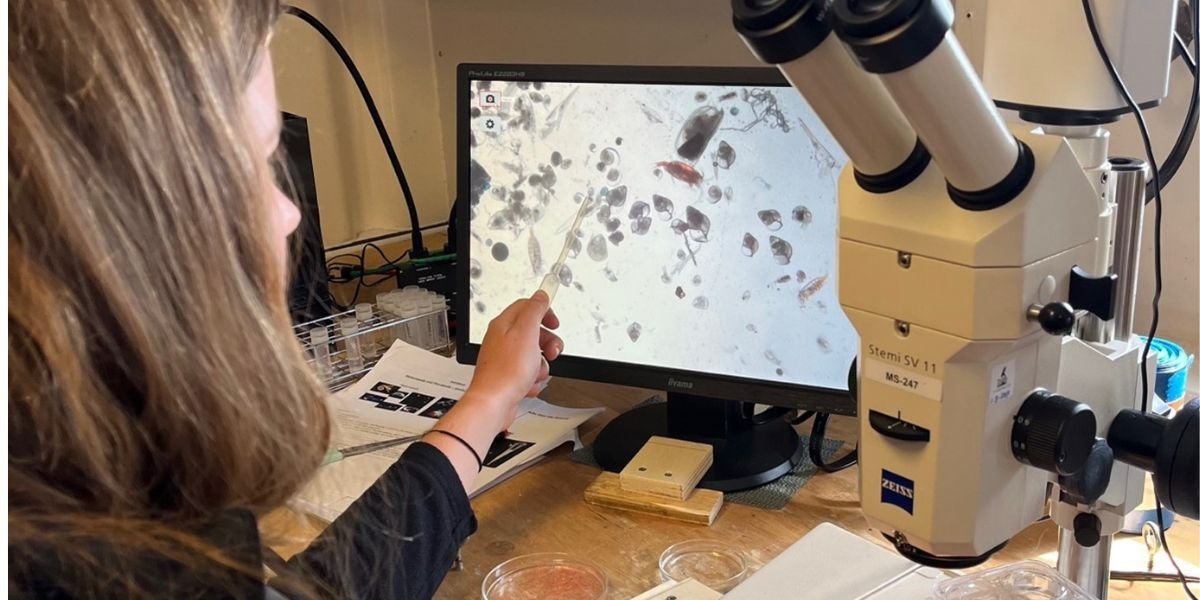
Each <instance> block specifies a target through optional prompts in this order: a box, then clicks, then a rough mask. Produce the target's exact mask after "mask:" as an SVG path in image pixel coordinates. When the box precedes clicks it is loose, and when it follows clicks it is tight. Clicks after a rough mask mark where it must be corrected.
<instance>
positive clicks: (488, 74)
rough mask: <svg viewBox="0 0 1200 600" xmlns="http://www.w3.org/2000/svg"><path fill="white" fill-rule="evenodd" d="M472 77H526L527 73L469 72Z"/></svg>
mask: <svg viewBox="0 0 1200 600" xmlns="http://www.w3.org/2000/svg"><path fill="white" fill-rule="evenodd" d="M467 75H468V76H470V77H521V78H524V77H525V71H467Z"/></svg>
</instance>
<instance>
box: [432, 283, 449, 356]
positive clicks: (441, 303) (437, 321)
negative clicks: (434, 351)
mask: <svg viewBox="0 0 1200 600" xmlns="http://www.w3.org/2000/svg"><path fill="white" fill-rule="evenodd" d="M433 310H434V314H433V323H434V333H435V335H434V339H435V346H436V347H438V348H445V347H446V346H449V345H450V325H449V324H448V323H447V322H446V297H445V296H443V295H441V294H435V295H434V300H433Z"/></svg>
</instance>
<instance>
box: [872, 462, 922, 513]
mask: <svg viewBox="0 0 1200 600" xmlns="http://www.w3.org/2000/svg"><path fill="white" fill-rule="evenodd" d="M879 487H880V498H879V501H880V502H883V503H884V504H891V505H892V506H899V507H900V508H902V509H904V512H906V513H908V514H910V515H911V514H913V494H914V492H913V480H911V479H909V478H907V477H901V476H899V475H897V474H895V473H893V472H891V471H889V470H887V469H883V479H882V480H881V481H880V482H879Z"/></svg>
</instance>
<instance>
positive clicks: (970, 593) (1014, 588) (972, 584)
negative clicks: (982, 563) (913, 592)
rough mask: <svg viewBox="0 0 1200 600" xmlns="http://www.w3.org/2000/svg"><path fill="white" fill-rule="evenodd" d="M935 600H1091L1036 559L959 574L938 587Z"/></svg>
mask: <svg viewBox="0 0 1200 600" xmlns="http://www.w3.org/2000/svg"><path fill="white" fill-rule="evenodd" d="M933 597H934V598H936V599H937V600H992V599H994V598H1006V599H1009V598H1011V599H1012V600H1090V599H1091V598H1092V596H1091V595H1089V594H1088V593H1087V592H1084V591H1083V589H1081V588H1080V587H1079V586H1077V585H1075V584H1074V583H1072V582H1071V581H1070V580H1069V579H1067V578H1066V577H1064V576H1062V575H1061V574H1060V573H1059V572H1058V571H1055V570H1054V569H1052V568H1050V567H1048V566H1046V565H1044V564H1042V563H1040V562H1037V561H1035V560H1023V561H1021V562H1016V563H1013V564H1011V565H1004V566H1001V567H996V568H993V569H988V570H986V571H978V572H975V573H971V574H968V575H960V576H958V577H954V578H951V579H946V580H944V581H941V582H939V583H938V584H937V586H936V587H935V588H934V590H933Z"/></svg>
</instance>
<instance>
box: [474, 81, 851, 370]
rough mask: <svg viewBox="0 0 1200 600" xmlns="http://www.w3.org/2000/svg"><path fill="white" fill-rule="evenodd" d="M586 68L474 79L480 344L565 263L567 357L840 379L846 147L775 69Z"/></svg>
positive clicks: (845, 336)
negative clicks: (840, 201)
mask: <svg viewBox="0 0 1200 600" xmlns="http://www.w3.org/2000/svg"><path fill="white" fill-rule="evenodd" d="M577 69H581V70H582V74H581V73H580V72H578V71H576V70H572V69H571V68H567V69H566V71H567V73H568V74H569V75H570V77H554V76H553V75H555V73H553V72H552V71H553V70H551V71H548V72H546V73H544V74H542V76H541V77H531V76H530V75H528V74H526V73H525V72H524V71H522V74H523V75H525V76H526V77H531V78H529V79H522V78H515V79H509V80H506V79H503V78H502V75H501V76H488V75H489V74H491V73H495V71H492V72H488V71H482V70H481V71H477V72H479V73H482V74H483V75H482V76H479V77H470V76H467V77H465V88H466V89H462V88H463V87H464V86H463V83H464V82H463V81H462V80H460V94H464V97H462V98H460V111H461V112H463V113H464V114H461V115H460V121H459V122H460V123H464V122H465V123H466V124H467V127H468V128H469V136H468V139H467V140H466V146H467V154H468V156H466V157H462V156H460V169H463V168H464V166H465V170H466V173H465V174H463V175H465V176H466V178H467V181H466V182H465V185H466V186H467V188H468V189H467V190H464V191H467V192H468V193H469V199H470V203H469V207H465V208H464V209H463V210H464V214H465V218H466V219H467V225H466V227H465V228H464V229H465V230H466V232H465V233H464V239H463V241H464V242H465V244H460V258H465V260H464V261H463V262H464V263H465V264H466V271H467V273H468V275H467V279H468V281H469V294H464V295H463V296H464V297H466V301H465V302H464V303H463V304H461V305H460V306H461V307H462V309H464V310H465V313H464V312H461V311H460V315H463V314H466V315H467V316H466V318H462V317H460V326H462V327H465V329H466V331H465V341H466V342H467V343H468V345H477V344H479V343H480V342H481V341H482V339H483V335H484V332H485V331H486V329H487V325H488V321H489V320H491V319H492V318H493V317H495V316H496V315H497V314H499V312H500V311H501V310H503V309H504V308H505V307H506V306H507V305H508V304H510V303H511V302H513V301H514V300H516V299H518V298H521V297H527V296H529V295H530V294H532V293H533V292H534V291H536V290H537V289H538V288H539V286H540V285H541V284H542V281H543V278H544V277H545V276H546V275H547V273H557V278H558V280H559V286H558V291H557V294H556V296H555V298H554V304H553V306H554V310H555V312H556V313H557V314H558V316H559V319H560V320H561V322H562V325H561V327H560V329H559V330H558V334H559V335H560V336H561V337H562V339H563V341H564V345H565V352H564V358H565V359H567V360H568V362H570V360H571V359H581V360H585V361H592V364H593V365H597V366H598V365H609V366H612V367H614V368H615V367H618V366H620V365H636V366H638V367H643V368H649V369H652V370H655V371H657V372H661V373H675V374H678V376H679V377H684V376H686V375H689V374H692V375H706V376H715V377H717V378H724V379H727V380H742V381H753V382H763V383H769V384H778V385H784V386H804V387H811V388H823V389H831V390H845V389H846V386H847V375H846V374H847V368H848V367H849V365H850V363H851V361H852V359H853V358H854V357H855V355H856V352H857V344H858V339H857V336H856V334H855V332H854V329H853V328H852V327H851V325H850V322H849V321H848V320H847V318H846V316H845V315H844V314H843V312H842V310H841V308H840V306H839V304H838V301H837V294H836V281H835V277H836V271H837V265H836V251H837V203H836V200H837V196H836V189H837V188H836V184H837V177H838V174H839V172H840V171H841V168H842V166H843V165H844V163H845V160H846V158H845V156H844V155H843V153H842V151H841V149H840V148H839V147H838V146H837V144H836V143H835V142H834V141H833V138H832V136H831V135H830V134H829V133H828V132H827V131H826V130H825V129H824V128H823V126H822V125H821V123H820V121H819V120H818V119H817V118H816V116H815V115H814V114H813V112H812V110H811V109H810V108H809V107H808V105H807V104H806V103H805V102H804V100H803V99H802V98H801V96H800V95H799V93H798V92H796V91H794V90H793V89H792V88H791V87H789V86H787V85H786V82H785V81H784V80H783V79H782V78H781V77H778V75H777V74H775V72H774V71H773V70H762V69H722V70H719V72H720V73H721V76H720V77H713V78H708V79H713V80H718V81H710V82H707V83H704V82H699V83H698V82H696V81H695V80H704V79H706V77H704V76H703V75H704V72H703V70H693V71H691V72H690V73H689V72H688V71H686V70H685V71H684V73H685V74H683V75H682V77H684V78H689V77H688V75H691V77H690V78H689V79H691V81H688V82H687V83H677V82H671V81H669V80H671V79H679V78H680V77H681V74H680V73H679V72H676V73H675V74H673V75H670V76H664V77H662V79H667V80H668V81H661V82H660V81H655V79H656V78H655V77H654V76H652V75H653V73H650V74H647V73H646V72H639V71H638V70H637V69H626V70H616V71H607V70H601V71H600V74H601V75H602V76H598V77H591V78H589V77H587V72H588V70H589V69H595V68H589V67H579V68H577ZM510 72H512V71H510ZM656 72H659V73H664V74H665V72H666V71H665V70H663V69H658V70H657V71H656ZM460 73H461V71H460ZM466 73H468V74H469V73H470V70H467V71H466ZM614 73H617V74H619V73H624V74H625V75H624V76H623V75H614ZM630 73H636V74H637V75H638V76H637V77H633V78H628V79H630V80H627V81H622V80H621V79H623V78H627V77H626V76H627V75H629V74H630ZM589 79H591V80H589ZM597 79H598V80H597ZM739 79H740V80H741V82H740V83H739V81H738V80H739ZM461 133H462V132H461V131H460V134H461ZM463 159H465V165H464V160H463ZM462 183H463V182H461V181H460V184H462ZM463 197H466V194H464V196H463ZM577 219H579V220H578V223H579V224H578V226H577V227H576V226H575V223H576V222H577ZM464 248H465V250H466V251H465V252H463V249H464ZM560 256H561V257H563V259H564V260H563V261H562V262H560V261H559V258H560ZM573 374H574V375H577V376H578V375H579V372H578V370H575V372H574V373H573ZM605 379H610V380H611V377H606V378H605ZM629 383H639V382H636V381H635V382H629Z"/></svg>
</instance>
